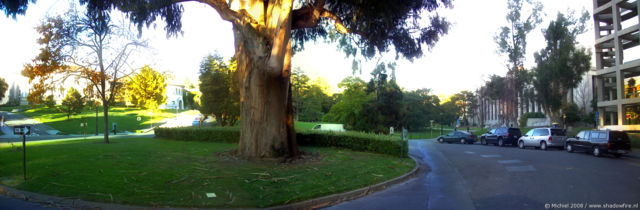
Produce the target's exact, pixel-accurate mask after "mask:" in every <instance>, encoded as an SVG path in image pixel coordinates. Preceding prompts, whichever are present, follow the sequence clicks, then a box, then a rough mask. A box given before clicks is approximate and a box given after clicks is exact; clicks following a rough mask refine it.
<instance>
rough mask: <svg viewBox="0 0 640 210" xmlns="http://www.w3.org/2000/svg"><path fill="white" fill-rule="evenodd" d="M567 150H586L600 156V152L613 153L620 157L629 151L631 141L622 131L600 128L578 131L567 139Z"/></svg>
mask: <svg viewBox="0 0 640 210" xmlns="http://www.w3.org/2000/svg"><path fill="white" fill-rule="evenodd" d="M565 148H566V150H567V152H574V151H587V152H591V153H592V154H593V156H596V157H600V156H601V155H602V154H613V155H614V156H615V157H620V156H622V155H623V154H627V153H630V152H631V141H630V140H629V136H628V135H627V133H625V132H623V131H612V130H600V131H589V130H585V131H580V132H578V134H577V135H576V136H575V137H573V138H569V139H567V142H566V146H565Z"/></svg>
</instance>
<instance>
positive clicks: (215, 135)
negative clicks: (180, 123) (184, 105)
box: [154, 126, 240, 143]
mask: <svg viewBox="0 0 640 210" xmlns="http://www.w3.org/2000/svg"><path fill="white" fill-rule="evenodd" d="M154 132H155V135H156V137H160V138H170V139H175V140H183V141H210V142H224V143H238V140H239V139H240V129H239V128H238V127H200V126H198V127H180V128H155V129H154Z"/></svg>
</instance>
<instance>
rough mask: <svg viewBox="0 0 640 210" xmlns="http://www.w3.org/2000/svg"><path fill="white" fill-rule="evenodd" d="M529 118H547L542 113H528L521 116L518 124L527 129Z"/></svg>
mask: <svg viewBox="0 0 640 210" xmlns="http://www.w3.org/2000/svg"><path fill="white" fill-rule="evenodd" d="M529 118H545V116H544V114H542V113H541V112H527V113H524V114H522V116H520V120H518V123H519V124H520V127H526V126H527V120H528V119H529Z"/></svg>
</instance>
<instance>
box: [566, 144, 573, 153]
mask: <svg viewBox="0 0 640 210" xmlns="http://www.w3.org/2000/svg"><path fill="white" fill-rule="evenodd" d="M567 152H573V146H571V144H567Z"/></svg>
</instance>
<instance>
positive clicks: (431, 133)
mask: <svg viewBox="0 0 640 210" xmlns="http://www.w3.org/2000/svg"><path fill="white" fill-rule="evenodd" d="M429 122H431V126H429V138H433V120H429Z"/></svg>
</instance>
